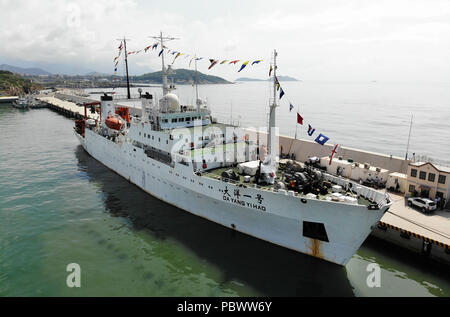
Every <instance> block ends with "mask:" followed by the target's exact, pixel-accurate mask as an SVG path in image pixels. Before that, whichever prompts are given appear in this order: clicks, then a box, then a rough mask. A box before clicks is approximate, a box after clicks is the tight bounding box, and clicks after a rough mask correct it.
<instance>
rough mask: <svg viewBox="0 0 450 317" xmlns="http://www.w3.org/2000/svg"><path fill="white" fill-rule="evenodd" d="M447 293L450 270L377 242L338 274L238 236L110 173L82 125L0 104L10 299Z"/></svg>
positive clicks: (0, 242) (0, 204)
mask: <svg viewBox="0 0 450 317" xmlns="http://www.w3.org/2000/svg"><path fill="white" fill-rule="evenodd" d="M373 262H375V263H378V264H379V265H380V267H381V287H379V288H370V287H368V286H367V283H366V280H367V277H368V275H369V273H368V272H367V270H366V269H367V265H368V264H370V263H373ZM70 263H77V264H79V265H80V267H81V287H80V288H69V287H68V286H67V284H66V279H67V276H68V275H69V273H70V272H67V271H66V267H67V265H68V264H70ZM449 295H450V276H449V270H448V266H441V265H437V264H434V263H432V262H428V261H423V260H421V259H419V258H418V257H417V256H416V255H412V254H409V253H408V252H404V251H403V250H400V249H397V248H393V247H390V246H389V245H386V244H384V243H381V242H379V241H376V240H374V239H368V241H366V242H365V244H364V245H363V246H362V247H361V249H360V250H359V251H358V253H357V254H356V255H355V256H354V257H353V259H352V260H351V261H350V263H349V264H348V265H347V266H346V267H339V266H336V265H334V264H331V263H327V262H324V261H321V260H318V259H315V258H312V257H309V256H306V255H302V254H299V253H296V252H293V251H290V250H287V249H283V248H280V247H277V246H273V245H271V244H269V243H266V242H263V241H260V240H257V239H254V238H251V237H248V236H246V235H243V234H239V233H235V232H232V231H231V230H228V229H226V228H223V227H221V226H219V225H216V224H214V223H210V222H208V221H206V220H203V219H200V218H198V217H195V216H193V215H190V214H188V213H186V212H184V211H182V210H179V209H177V208H174V207H172V206H169V205H167V204H165V203H163V202H161V201H159V200H157V199H155V198H153V197H151V196H150V195H148V194H146V193H144V192H142V191H141V190H139V189H138V188H137V187H136V186H134V185H132V184H130V183H128V182H127V181H126V180H124V179H122V178H121V177H120V176H118V175H117V174H115V173H114V172H112V171H110V170H108V169H107V168H105V167H104V166H103V165H101V164H100V163H99V162H97V161H96V160H94V159H93V158H91V157H90V156H89V155H88V154H87V153H85V152H84V150H83V149H82V148H81V147H80V146H79V144H78V141H77V139H76V137H75V136H74V134H73V121H72V120H70V119H67V118H65V117H63V116H61V115H59V114H56V113H54V112H52V111H50V110H47V109H41V110H31V111H20V110H18V109H15V108H12V107H10V106H1V107H0V296H449Z"/></svg>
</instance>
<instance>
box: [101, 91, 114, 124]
mask: <svg viewBox="0 0 450 317" xmlns="http://www.w3.org/2000/svg"><path fill="white" fill-rule="evenodd" d="M100 100H101V107H102V122H101V123H102V127H104V128H106V124H105V121H106V119H107V118H108V116H112V115H114V114H115V112H116V111H115V107H114V103H113V97H112V96H108V95H107V94H104V95H103V96H101V98H100Z"/></svg>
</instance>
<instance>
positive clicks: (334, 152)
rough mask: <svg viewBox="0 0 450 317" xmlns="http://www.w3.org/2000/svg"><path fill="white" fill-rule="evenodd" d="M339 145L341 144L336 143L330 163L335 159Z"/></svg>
mask: <svg viewBox="0 0 450 317" xmlns="http://www.w3.org/2000/svg"><path fill="white" fill-rule="evenodd" d="M338 146H339V144H336V146H335V147H334V149H333V152H331V157H330V163H329V164H328V165H331V162H332V161H333V156H334V154H336V152H337V148H338Z"/></svg>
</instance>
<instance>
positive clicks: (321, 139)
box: [269, 65, 339, 165]
mask: <svg viewBox="0 0 450 317" xmlns="http://www.w3.org/2000/svg"><path fill="white" fill-rule="evenodd" d="M272 71H273V67H272V65H271V66H270V70H269V77H270V76H271V75H272ZM275 85H276V87H277V91H279V92H280V97H279V98H280V100H281V99H282V98H283V97H284V95H285V94H286V93H285V91H284V90H283V88H282V87H281V85H280V82H279V81H278V78H277V77H276V76H275ZM293 109H294V106H293V104H292V102H290V101H289V112H292V110H293ZM304 121H305V120H304V119H303V116H302V115H301V114H300V113H299V112H298V111H297V124H298V125H301V126H306V123H305V122H304ZM306 133H307V134H308V136H310V137H314V141H315V142H316V143H318V144H320V145H325V143H327V142H328V141H329V140H330V138H329V137H327V136H326V135H325V134H323V133H319V132H317V133H316V129H315V128H313V127H312V126H311V124H308V130H307V132H306ZM338 148H339V144H336V145H335V146H334V148H333V151H332V152H331V156H330V162H329V165H331V163H332V161H333V157H334V156H335V154H336V153H337V150H338Z"/></svg>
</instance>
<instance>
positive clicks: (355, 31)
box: [0, 0, 450, 83]
mask: <svg viewBox="0 0 450 317" xmlns="http://www.w3.org/2000/svg"><path fill="white" fill-rule="evenodd" d="M0 8H1V10H0V21H1V22H0V23H1V26H2V27H1V28H0V41H1V43H2V45H0V64H4V63H6V64H11V65H14V66H21V67H35V66H37V67H41V68H43V69H45V70H48V71H50V72H53V73H55V72H65V73H71V74H73V73H79V74H84V73H86V72H90V71H97V72H102V73H113V71H114V63H113V59H114V57H115V56H116V55H117V47H118V46H119V41H117V39H119V38H121V37H123V36H126V37H127V38H128V39H130V41H129V42H128V49H129V50H130V51H133V50H139V49H142V48H144V47H145V46H147V45H150V44H153V43H154V42H155V41H154V40H153V39H151V38H149V36H153V35H158V34H159V32H160V31H162V32H163V33H164V34H167V35H169V36H173V37H177V38H179V40H175V41H172V42H170V43H168V44H167V46H168V47H170V48H172V49H174V50H177V51H181V52H183V53H185V54H191V55H193V54H195V53H196V54H197V56H199V57H204V61H202V62H201V63H199V70H200V71H202V72H205V73H207V74H211V75H216V76H221V77H224V78H226V79H229V80H234V79H236V78H238V77H252V78H266V77H268V68H269V62H270V58H271V53H272V51H273V50H274V49H276V50H277V51H278V69H279V74H281V75H289V76H293V77H296V78H298V79H301V80H331V81H333V80H339V81H366V80H383V81H399V82H408V81H416V82H446V83H448V82H450V1H449V0H431V1H430V0H388V1H385V0H376V1H374V0H345V1H344V0H342V1H340V0H295V1H288V0H286V1H284V0H278V1H266V0H257V1H250V0H246V1H235V0H227V1H216V0H208V1H206V0H190V1H186V0H184V1H179V0H171V1H154V0H152V1H140V0H123V1H119V0H78V1H73V0H72V1H69V0H0ZM210 58H213V59H219V60H224V59H228V60H232V59H239V60H243V61H245V60H251V61H253V60H259V59H262V60H264V61H263V62H261V63H260V64H257V65H254V66H252V67H250V66H249V67H247V69H245V70H244V71H242V72H240V73H238V72H237V71H238V70H239V66H240V65H236V66H231V65H217V66H215V67H214V68H212V69H211V70H207V68H208V66H209V62H208V61H207V60H208V59H210ZM172 60H173V57H172V56H171V55H170V56H169V57H168V58H167V61H168V62H169V63H171V62H172ZM129 66H130V73H131V74H143V73H147V72H151V71H156V70H160V68H161V61H160V59H158V58H157V53H155V52H153V53H147V54H142V53H141V54H139V55H132V56H130V58H129ZM174 68H189V59H185V58H184V57H183V56H181V57H179V58H178V59H177V60H176V61H175V63H174ZM118 73H119V75H120V74H123V62H121V63H120V64H119V72H118Z"/></svg>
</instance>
